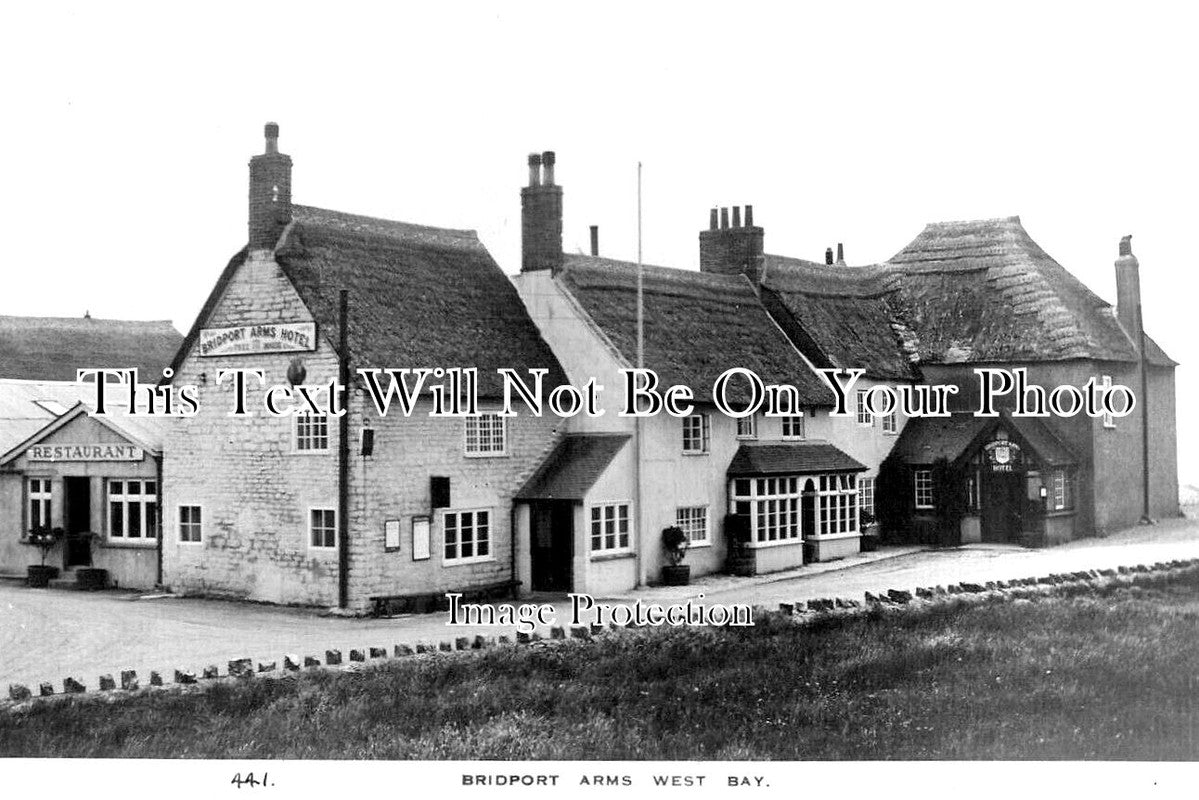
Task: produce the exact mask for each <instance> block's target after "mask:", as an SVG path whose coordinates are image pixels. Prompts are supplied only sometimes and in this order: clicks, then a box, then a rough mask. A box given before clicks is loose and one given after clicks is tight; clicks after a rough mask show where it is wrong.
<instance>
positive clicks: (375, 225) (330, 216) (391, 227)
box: [291, 203, 479, 242]
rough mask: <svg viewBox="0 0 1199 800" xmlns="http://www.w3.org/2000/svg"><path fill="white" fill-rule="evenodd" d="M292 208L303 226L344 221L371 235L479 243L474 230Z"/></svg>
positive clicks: (314, 209)
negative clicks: (411, 235)
mask: <svg viewBox="0 0 1199 800" xmlns="http://www.w3.org/2000/svg"><path fill="white" fill-rule="evenodd" d="M291 208H292V213H293V219H295V221H297V222H299V223H300V224H302V225H303V224H310V225H311V224H316V225H320V224H321V223H322V222H342V221H344V222H348V223H358V224H360V225H363V226H366V229H365V230H363V232H369V233H381V234H388V233H396V234H402V233H404V232H413V233H421V232H424V233H438V234H448V235H450V236H454V237H458V238H462V239H468V240H471V241H475V242H477V241H479V233H478V231H476V230H474V229H472V228H446V227H441V226H438V225H424V224H421V223H417V222H406V221H404V220H398V219H386V218H384V217H373V216H370V215H367V214H355V213H351V212H349V211H338V210H336V209H331V208H320V207H318V206H305V205H298V204H294V203H293V204H292V207H291ZM296 212H299V213H298V214H297V213H296ZM305 215H310V218H309V219H307V220H305V219H303V217H304V216H305ZM322 217H326V218H327V219H322ZM395 226H402V228H403V229H405V230H395Z"/></svg>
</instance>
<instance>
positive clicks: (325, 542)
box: [308, 508, 337, 550]
mask: <svg viewBox="0 0 1199 800" xmlns="http://www.w3.org/2000/svg"><path fill="white" fill-rule="evenodd" d="M308 543H309V545H310V546H311V547H314V548H319V549H322V550H329V549H332V548H334V547H337V512H336V511H335V510H333V509H332V508H314V509H311V510H310V511H309V512H308Z"/></svg>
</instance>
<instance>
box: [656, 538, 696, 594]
mask: <svg viewBox="0 0 1199 800" xmlns="http://www.w3.org/2000/svg"><path fill="white" fill-rule="evenodd" d="M689 544H691V540H690V539H688V538H687V534H686V533H684V532H683V529H682V528H680V527H679V526H678V525H671V526H670V527H669V528H664V529H663V530H662V549H663V550H665V551H666V557H667V558H668V559H670V563H669V564H667V565H666V566H664V567H662V583H664V584H666V585H667V586H686V585H687V584H688V583H690V582H691V566H690V565H689V564H684V563H682V561H683V557H684V556H686V555H687V546H688V545H689Z"/></svg>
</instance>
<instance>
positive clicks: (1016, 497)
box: [979, 468, 1024, 542]
mask: <svg viewBox="0 0 1199 800" xmlns="http://www.w3.org/2000/svg"><path fill="white" fill-rule="evenodd" d="M984 469H985V468H984ZM981 488H982V497H981V498H979V499H980V501H981V504H982V539H983V541H984V542H1018V541H1019V540H1020V532H1021V531H1022V530H1023V527H1024V473H1022V472H986V471H984V472H983V480H982V487H981Z"/></svg>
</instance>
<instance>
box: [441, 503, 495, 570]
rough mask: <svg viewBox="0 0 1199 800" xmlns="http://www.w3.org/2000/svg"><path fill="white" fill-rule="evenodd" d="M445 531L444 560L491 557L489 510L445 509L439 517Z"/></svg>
mask: <svg viewBox="0 0 1199 800" xmlns="http://www.w3.org/2000/svg"><path fill="white" fill-rule="evenodd" d="M441 523H442V524H441V529H442V530H443V531H445V560H446V561H447V562H448V561H454V562H457V563H465V562H468V561H485V560H487V559H489V558H491V512H490V511H447V512H445V515H444V516H443V517H442V518H441Z"/></svg>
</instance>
